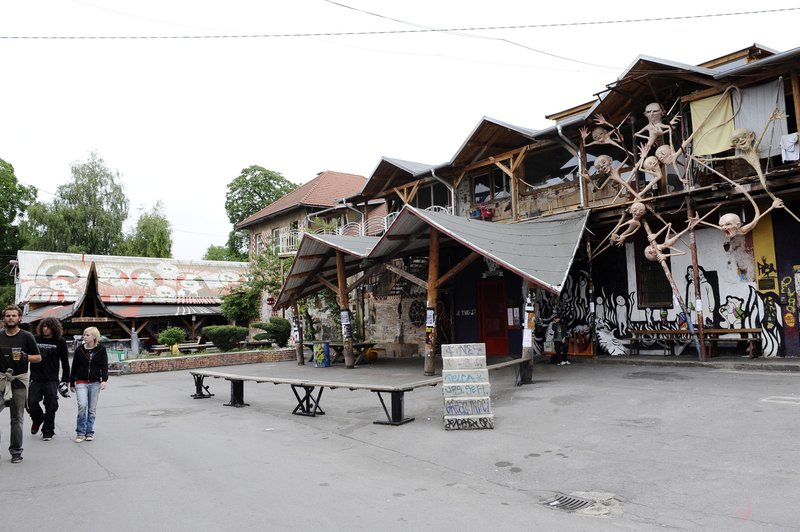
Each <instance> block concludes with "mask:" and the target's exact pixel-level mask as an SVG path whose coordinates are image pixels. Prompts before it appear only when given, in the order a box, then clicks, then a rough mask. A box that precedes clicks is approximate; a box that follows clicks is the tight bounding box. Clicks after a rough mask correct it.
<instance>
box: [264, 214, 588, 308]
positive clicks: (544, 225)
mask: <svg viewBox="0 0 800 532" xmlns="http://www.w3.org/2000/svg"><path fill="white" fill-rule="evenodd" d="M589 212H590V211H589V210H588V209H586V210H582V211H576V212H571V213H566V214H559V215H554V216H546V217H543V218H539V219H536V220H533V221H530V222H523V223H517V224H497V223H492V222H483V221H479V220H470V219H467V218H462V217H459V216H452V215H450V214H445V213H440V212H432V211H426V210H421V209H416V208H414V207H410V206H408V205H406V206H405V207H403V210H402V211H400V214H398V216H397V218H396V219H395V221H394V223H392V225H391V226H390V227H389V229H388V230H387V231H386V233H385V234H384V235H383V236H382V237H380V238H378V237H348V236H331V235H310V234H307V235H305V236H304V237H303V240H302V242H301V243H300V248H299V249H298V251H297V255H296V257H295V260H294V263H293V264H292V268H291V269H290V271H289V274H288V276H287V278H286V282H285V283H284V285H283V287H282V288H281V292H280V294H279V295H278V298H277V301H276V302H275V307H274V308H284V307H286V306H288V305H289V304H290V303H291V301H292V300H293V299H298V298H302V297H305V296H307V295H310V294H313V293H315V292H317V291H319V290H320V289H322V288H323V287H324V283H323V282H321V281H320V280H319V278H318V277H317V276H319V277H322V278H324V279H325V280H326V281H328V282H329V283H332V284H337V272H336V260H335V251H337V250H338V251H341V252H343V253H344V255H345V275H347V276H348V277H349V276H351V275H354V274H355V273H357V272H359V271H364V270H366V269H368V268H370V267H372V266H374V265H376V264H380V263H381V262H384V261H387V260H391V259H393V258H395V257H399V256H406V255H413V254H422V255H426V254H427V253H428V249H429V246H430V237H429V234H430V232H429V230H428V229H429V228H431V227H433V228H436V229H437V230H439V231H440V232H441V234H442V239H441V245H448V244H452V243H457V244H460V245H463V246H465V247H467V248H468V249H471V250H472V251H474V252H476V253H478V254H479V255H481V256H483V257H486V258H488V259H490V260H492V261H494V262H496V263H497V264H499V265H500V266H502V267H504V268H506V269H508V270H510V271H512V272H514V273H516V274H517V275H519V276H520V277H522V278H523V279H527V280H529V281H531V282H532V283H534V284H536V285H538V286H541V287H542V288H544V289H546V290H548V291H550V292H553V293H555V294H558V293H560V292H561V288H562V286H563V285H564V282H565V281H566V278H567V275H569V270H570V268H571V267H572V262H573V260H574V257H575V253H576V252H577V250H578V246H579V245H580V242H581V237H582V235H583V231H584V229H585V227H586V222H587V220H588V218H589ZM365 259H367V260H365Z"/></svg>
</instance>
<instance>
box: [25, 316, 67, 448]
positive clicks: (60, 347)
mask: <svg viewBox="0 0 800 532" xmlns="http://www.w3.org/2000/svg"><path fill="white" fill-rule="evenodd" d="M63 333H64V329H63V328H62V327H61V322H60V321H58V320H57V319H55V318H45V319H43V320H42V321H41V322H40V323H39V326H38V327H37V328H36V336H35V337H34V338H35V339H36V343H37V344H38V345H39V352H40V353H41V355H42V361H41V362H40V363H38V364H32V365H31V382H30V385H29V386H28V414H30V416H31V434H36V433H37V432H39V427H41V428H42V440H44V441H50V440H52V439H53V435H54V434H55V429H56V410H58V394H59V391H60V392H61V395H63V396H64V397H69V393H68V391H67V390H68V387H67V381H69V353H68V352H67V342H66V341H65V340H64V338H62V337H61V335H62V334H63ZM59 366H61V386H59V384H58V383H59V379H58V367H59ZM42 400H44V412H42V406H41V405H40V404H39V403H41V401H42Z"/></svg>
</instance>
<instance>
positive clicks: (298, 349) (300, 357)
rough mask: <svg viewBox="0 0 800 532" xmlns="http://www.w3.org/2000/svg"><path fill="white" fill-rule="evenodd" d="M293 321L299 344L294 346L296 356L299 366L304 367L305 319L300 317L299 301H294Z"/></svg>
mask: <svg viewBox="0 0 800 532" xmlns="http://www.w3.org/2000/svg"><path fill="white" fill-rule="evenodd" d="M292 319H293V320H294V323H295V325H296V326H297V343H295V345H294V355H295V357H296V358H297V365H298V366H303V365H305V363H306V357H305V353H303V317H302V316H300V309H299V308H298V307H297V300H296V299H293V300H292Z"/></svg>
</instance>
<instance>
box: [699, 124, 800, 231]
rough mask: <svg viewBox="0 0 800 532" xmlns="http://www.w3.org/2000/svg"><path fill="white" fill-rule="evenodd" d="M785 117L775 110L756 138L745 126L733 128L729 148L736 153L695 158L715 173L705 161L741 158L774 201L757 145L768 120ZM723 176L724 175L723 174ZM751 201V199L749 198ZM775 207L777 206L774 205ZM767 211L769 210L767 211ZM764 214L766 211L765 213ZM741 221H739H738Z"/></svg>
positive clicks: (767, 125)
mask: <svg viewBox="0 0 800 532" xmlns="http://www.w3.org/2000/svg"><path fill="white" fill-rule="evenodd" d="M782 118H785V115H784V114H783V113H781V112H780V111H779V110H777V109H776V110H775V111H773V112H772V114H771V115H770V117H769V120H767V123H766V124H765V125H764V130H763V131H762V132H761V136H759V137H758V140H756V134H755V132H754V131H751V130H749V129H745V128H736V129H734V130H733V134H732V135H731V148H734V149H736V150H738V151H739V154H737V155H730V156H727V157H697V158H695V159H696V160H697V161H698V162H700V163H701V165H702V166H704V167H705V168H708V169H710V170H712V171H713V172H714V173H716V174H717V175H722V174H720V173H719V172H718V171H716V170H714V169H713V168H711V167H709V166H708V165H707V164H705V163H709V162H711V161H726V160H732V159H742V160H744V161H746V162H747V164H749V165H750V166H751V167H752V168H753V170H755V171H756V175H758V180H759V181H760V182H761V188H763V189H764V191H765V192H766V193H767V194H768V195H769V197H770V198H772V199H773V200H775V201H778V197H777V196H775V194H773V193H772V192H770V190H769V189H768V188H767V178H766V176H765V175H764V170H763V169H762V168H761V158H760V156H759V146H761V141H762V140H764V135H765V134H766V133H767V129H768V128H769V125H770V122H772V121H773V120H780V119H782ZM723 177H725V176H723ZM725 179H726V180H728V181H731V180H730V179H728V178H725ZM750 201H752V199H751V200H750ZM774 208H777V207H774ZM767 212H769V211H767ZM786 212H787V213H789V215H791V216H792V218H794V219H795V220H797V221H798V222H800V218H798V216H797V215H796V214H794V213H793V212H792V211H790V210H789V209H786ZM756 213H758V209H756ZM765 214H766V213H765ZM758 218H759V217H758V216H756V220H755V221H757V220H758ZM740 223H741V222H740Z"/></svg>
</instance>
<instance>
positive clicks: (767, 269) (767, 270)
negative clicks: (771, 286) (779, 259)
mask: <svg viewBox="0 0 800 532" xmlns="http://www.w3.org/2000/svg"><path fill="white" fill-rule="evenodd" d="M757 266H758V274H759V275H760V276H761V277H770V276H772V275H775V274H776V273H778V270H776V269H775V265H774V264H772V263H771V262H767V258H766V257H761V262H759V263H758V264H757Z"/></svg>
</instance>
